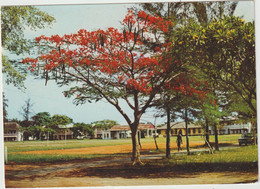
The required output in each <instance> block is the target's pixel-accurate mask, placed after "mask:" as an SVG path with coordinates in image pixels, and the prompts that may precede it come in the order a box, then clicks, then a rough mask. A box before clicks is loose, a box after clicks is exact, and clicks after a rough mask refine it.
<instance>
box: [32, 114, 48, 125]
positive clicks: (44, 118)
mask: <svg viewBox="0 0 260 189" xmlns="http://www.w3.org/2000/svg"><path fill="white" fill-rule="evenodd" d="M32 120H33V124H34V125H38V126H46V125H49V124H50V122H51V116H50V113H49V112H39V113H37V114H35V115H34V116H33V117H32Z"/></svg>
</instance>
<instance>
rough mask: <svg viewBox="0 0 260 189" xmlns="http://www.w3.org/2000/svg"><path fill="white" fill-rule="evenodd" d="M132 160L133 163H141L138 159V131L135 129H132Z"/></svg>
mask: <svg viewBox="0 0 260 189" xmlns="http://www.w3.org/2000/svg"><path fill="white" fill-rule="evenodd" d="M132 148H133V149H132V162H133V165H142V164H143V163H142V162H141V159H140V146H139V144H138V133H137V130H136V131H134V132H133V131H132Z"/></svg>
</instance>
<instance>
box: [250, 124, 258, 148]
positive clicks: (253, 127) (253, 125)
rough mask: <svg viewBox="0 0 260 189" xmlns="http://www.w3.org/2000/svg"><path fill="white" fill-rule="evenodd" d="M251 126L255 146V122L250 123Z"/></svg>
mask: <svg viewBox="0 0 260 189" xmlns="http://www.w3.org/2000/svg"><path fill="white" fill-rule="evenodd" d="M251 125H252V133H253V140H254V141H253V142H254V145H256V144H257V140H256V129H257V122H256V121H253V122H251Z"/></svg>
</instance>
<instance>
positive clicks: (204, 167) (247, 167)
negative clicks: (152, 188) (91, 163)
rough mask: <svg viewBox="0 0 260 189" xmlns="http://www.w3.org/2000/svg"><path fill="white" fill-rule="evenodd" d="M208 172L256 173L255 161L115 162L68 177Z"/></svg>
mask: <svg viewBox="0 0 260 189" xmlns="http://www.w3.org/2000/svg"><path fill="white" fill-rule="evenodd" d="M210 172H255V173H256V174H258V165H257V162H252V163H251V162H249V163H189V164H182V165H173V166H172V165H153V164H145V165H143V166H132V165H131V164H128V163H124V164H116V165H108V166H100V167H90V168H85V169H79V170H75V171H71V172H70V173H69V174H68V177H85V176H95V177H101V178H115V177H121V178H127V179H133V178H173V177H174V178H193V177H196V175H198V174H201V173H210Z"/></svg>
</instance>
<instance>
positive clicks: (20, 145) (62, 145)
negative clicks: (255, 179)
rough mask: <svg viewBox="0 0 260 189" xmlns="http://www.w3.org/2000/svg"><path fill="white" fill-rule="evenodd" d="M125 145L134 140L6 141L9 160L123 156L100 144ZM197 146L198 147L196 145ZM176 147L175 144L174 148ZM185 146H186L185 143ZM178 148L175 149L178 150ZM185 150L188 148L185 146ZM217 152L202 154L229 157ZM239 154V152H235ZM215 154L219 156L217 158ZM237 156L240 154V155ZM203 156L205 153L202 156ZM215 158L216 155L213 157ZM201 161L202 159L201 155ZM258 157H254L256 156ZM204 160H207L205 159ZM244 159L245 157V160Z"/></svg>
mask: <svg viewBox="0 0 260 189" xmlns="http://www.w3.org/2000/svg"><path fill="white" fill-rule="evenodd" d="M239 137H240V135H220V136H219V142H220V143H223V142H224V143H228V144H234V143H235V144H237V143H238V138H239ZM156 140H157V143H158V144H161V146H162V145H163V146H164V144H165V141H166V138H164V137H159V138H157V139H156ZM175 141H176V137H171V145H176V142H175ZM189 141H190V143H198V144H203V138H202V137H201V136H190V137H189ZM210 141H211V142H214V136H210ZM183 143H184V144H185V143H186V138H185V136H184V137H183ZM141 144H142V145H144V146H145V145H149V144H150V145H151V146H155V145H154V139H153V138H144V139H141ZM122 145H131V139H120V140H102V139H100V140H98V139H93V140H90V139H85V140H67V141H64V140H59V141H57V140H56V141H48V142H47V141H24V142H5V146H7V147H8V161H9V162H56V161H69V160H79V159H91V158H97V157H106V156H121V155H127V154H129V153H123V152H122V153H114V154H113V153H107V154H106V153H100V151H99V148H98V147H104V148H106V147H111V146H115V147H116V146H117V148H121V147H119V146H122ZM92 147H97V149H96V151H95V153H94V154H76V153H75V154H73V153H71V154H63V153H59V152H57V153H53V154H39V153H38V154H37V153H35V154H34V153H30V154H25V153H23V152H30V151H33V152H34V151H35V152H36V151H37V152H41V151H46V150H47V151H50V150H62V149H64V150H65V149H73V150H75V149H78V150H80V149H84V150H85V149H86V148H92ZM194 147H195V146H194V145H191V149H192V148H194ZM196 147H198V146H196ZM175 148H176V147H175ZM184 148H185V146H184ZM175 150H176V149H175ZM184 150H185V149H184ZM251 151H256V152H257V148H256V149H251ZM149 152H153V153H164V152H165V149H161V148H160V151H157V152H156V151H155V150H154V147H153V149H152V150H148V153H149ZM217 154H218V153H216V154H215V155H214V156H212V155H209V157H210V158H208V157H207V156H208V154H204V155H203V157H206V159H207V161H212V160H213V159H216V158H218V157H219V158H220V159H221V158H222V157H224V158H226V156H225V155H223V154H219V155H217ZM236 154H238V153H236ZM243 155H244V154H243V153H240V155H239V156H241V157H242V156H243ZM215 156H216V157H215ZM239 156H238V157H239ZM184 157H185V158H181V159H182V161H183V160H185V161H187V162H189V161H192V162H194V161H195V159H196V158H195V159H192V158H193V157H194V156H184ZM200 157H202V156H200ZM213 157H214V158H213ZM199 159H200V160H202V159H201V158H199ZM254 159H255V156H254ZM203 161H204V160H203ZM243 161H244V160H243Z"/></svg>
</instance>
